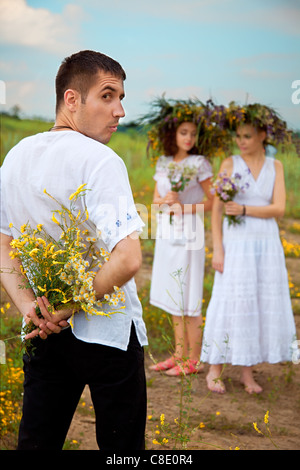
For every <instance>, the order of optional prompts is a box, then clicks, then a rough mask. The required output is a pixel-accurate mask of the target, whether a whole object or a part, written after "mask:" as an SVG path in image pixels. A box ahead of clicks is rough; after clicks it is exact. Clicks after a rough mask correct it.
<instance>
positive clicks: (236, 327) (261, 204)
mask: <svg viewBox="0 0 300 470" xmlns="http://www.w3.org/2000/svg"><path fill="white" fill-rule="evenodd" d="M262 116H268V126H269V127H268V128H267V127H266V126H265V125H264V124H265V122H264V119H263V117H262ZM272 116H273V118H272ZM272 122H273V128H272V129H270V123H272ZM276 123H278V118H277V116H276V115H275V114H274V113H273V112H271V111H270V110H269V109H268V108H267V109H266V108H265V107H263V106H261V105H249V107H248V109H247V108H246V109H245V115H244V119H243V121H242V122H240V123H239V125H238V126H237V129H236V143H237V145H238V147H239V150H240V153H239V155H234V156H232V157H230V158H227V159H225V160H224V161H223V164H222V165H221V169H220V171H221V172H226V173H227V175H228V176H231V175H232V174H234V173H239V174H243V173H245V170H247V169H248V170H250V172H249V175H248V183H249V184H248V185H247V189H246V190H245V191H244V192H241V193H238V194H237V195H236V197H235V198H234V200H233V201H230V202H227V203H225V204H224V202H222V201H221V199H220V198H218V197H215V200H214V204H213V211H212V234H213V259H212V265H213V267H214V269H215V270H216V273H215V280H214V286H213V291H212V297H211V300H210V303H209V306H208V309H207V312H206V324H205V329H204V333H203V346H202V354H201V361H203V362H208V363H209V364H211V366H210V369H209V372H208V374H207V378H206V380H207V385H208V388H209V390H211V391H213V392H218V393H224V392H225V385H224V382H223V381H222V380H221V372H222V367H223V365H224V364H226V363H227V364H232V365H239V366H242V373H241V382H242V383H243V384H244V387H245V390H246V391H247V392H248V393H250V394H251V393H260V392H262V387H261V386H260V385H259V384H258V383H257V382H256V380H255V379H254V376H253V370H252V366H254V365H256V364H258V363H261V362H269V363H277V362H281V361H288V360H291V356H292V343H293V341H294V340H295V338H296V329H295V323H294V318H293V312H292V308H291V301H290V294H289V285H288V277H287V271H286V266H285V259H284V252H283V248H282V245H281V241H280V237H279V230H278V225H277V223H276V218H277V217H282V216H283V214H284V211H285V198H286V196H285V185H284V172H283V166H282V163H281V162H280V161H279V160H275V159H274V158H271V157H268V156H266V152H265V144H266V141H267V137H268V135H267V131H268V130H272V134H273V138H274V137H275V140H276V136H277V134H278V137H279V132H277V134H276V127H275V124H276ZM283 127H284V126H282V125H281V129H282V128H283ZM224 208H225V214H226V215H227V216H239V217H240V222H241V223H240V224H237V225H230V226H229V224H228V220H227V219H226V218H225V219H224V221H223V226H222V213H223V210H224Z"/></svg>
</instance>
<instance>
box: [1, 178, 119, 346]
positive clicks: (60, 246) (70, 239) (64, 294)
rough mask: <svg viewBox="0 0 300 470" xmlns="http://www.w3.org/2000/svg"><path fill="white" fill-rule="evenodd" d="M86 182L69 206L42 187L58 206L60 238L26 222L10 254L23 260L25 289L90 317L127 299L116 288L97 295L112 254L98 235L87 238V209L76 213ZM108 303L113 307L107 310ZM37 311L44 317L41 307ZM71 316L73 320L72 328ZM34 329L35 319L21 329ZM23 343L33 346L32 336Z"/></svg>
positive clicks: (55, 219) (57, 306)
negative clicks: (99, 243)
mask: <svg viewBox="0 0 300 470" xmlns="http://www.w3.org/2000/svg"><path fill="white" fill-rule="evenodd" d="M85 186H86V185H85V184H83V185H81V186H79V188H78V189H77V191H75V193H73V194H71V196H70V197H69V199H70V201H71V203H70V209H68V208H67V207H65V206H64V205H62V204H60V203H59V202H58V201H57V200H56V199H55V198H53V197H52V196H51V195H50V194H48V193H47V191H46V190H44V192H45V194H47V195H48V196H49V197H51V198H52V199H54V200H55V201H56V202H57V203H58V205H59V206H60V208H59V209H57V210H55V211H53V215H52V221H53V223H55V224H57V225H58V226H59V227H60V229H61V235H60V238H59V239H58V240H55V239H54V238H53V237H51V236H50V235H49V234H48V233H47V232H46V231H45V230H44V229H43V226H42V225H41V224H40V225H38V226H37V227H36V228H35V229H33V228H32V227H30V225H29V224H28V223H27V224H24V225H23V226H22V227H21V235H20V236H19V238H17V239H14V240H13V241H12V242H11V246H12V248H13V250H12V251H11V253H10V256H11V258H19V259H20V261H21V271H22V273H23V275H24V276H25V278H27V280H28V283H27V284H26V285H25V286H23V287H27V288H31V289H33V291H34V293H35V295H36V296H37V297H38V296H42V295H43V296H45V297H47V299H48V301H49V303H50V305H51V308H52V309H53V312H54V311H55V310H58V309H60V310H61V309H63V308H68V309H72V310H73V312H74V313H75V312H76V311H79V310H83V311H84V312H85V313H86V318H87V319H88V315H103V316H110V315H111V314H113V313H117V312H119V313H120V312H121V310H122V309H124V308H125V306H119V303H124V302H125V295H124V292H123V291H121V290H120V289H119V288H118V287H115V292H114V293H113V294H111V295H108V294H106V295H105V296H104V299H101V301H100V300H97V299H96V296H95V291H94V289H93V280H94V277H95V276H96V272H97V270H98V269H100V268H101V266H102V263H103V262H106V261H108V259H109V256H110V253H109V252H107V251H106V250H104V249H103V248H101V249H100V250H98V249H97V247H96V244H95V242H96V239H95V238H93V237H91V236H89V235H90V234H89V231H88V230H82V229H81V228H82V227H81V226H82V225H83V224H84V222H86V221H87V220H88V212H87V209H86V208H85V211H84V213H83V214H81V212H80V210H79V211H78V213H77V214H76V215H75V214H74V212H75V204H74V203H75V202H76V200H77V199H78V198H79V197H81V196H83V195H84V193H85V192H86V191H88V189H86V188H85ZM58 219H60V220H58ZM20 287H22V286H20ZM104 304H108V305H109V306H111V307H112V308H111V311H109V312H107V311H106V310H105V311H103V309H102V307H103V305H104ZM118 306H119V307H118ZM115 307H118V309H116V308H115ZM36 313H37V315H38V316H41V313H40V311H39V307H38V306H37V307H36ZM74 313H73V315H74ZM73 315H72V318H71V320H70V324H71V326H72V319H73ZM35 328H36V326H35V325H34V324H33V322H29V323H28V324H27V325H25V326H24V327H23V333H24V334H25V335H27V334H28V333H30V332H31V331H33V330H34V329H35ZM24 342H25V349H26V350H29V348H30V340H25V341H24Z"/></svg>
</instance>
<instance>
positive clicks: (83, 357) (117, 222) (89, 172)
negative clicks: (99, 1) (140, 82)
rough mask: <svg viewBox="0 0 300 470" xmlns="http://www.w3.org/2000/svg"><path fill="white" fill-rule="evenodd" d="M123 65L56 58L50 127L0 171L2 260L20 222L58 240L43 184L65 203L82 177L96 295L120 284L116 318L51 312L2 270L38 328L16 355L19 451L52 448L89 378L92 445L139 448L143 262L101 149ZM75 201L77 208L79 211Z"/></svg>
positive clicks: (121, 175) (112, 122)
mask: <svg viewBox="0 0 300 470" xmlns="http://www.w3.org/2000/svg"><path fill="white" fill-rule="evenodd" d="M125 78H126V75H125V72H124V70H123V69H122V67H121V66H120V64H118V63H117V62H116V61H114V60H113V59H111V58H109V57H107V56H105V55H104V54H101V53H98V52H94V51H81V52H78V53H77V54H73V55H72V56H70V57H68V58H66V59H65V60H64V61H63V63H62V64H61V66H60V68H59V71H58V74H57V77H56V95H57V103H56V122H55V126H54V127H53V128H52V129H51V130H50V131H49V132H45V133H42V134H37V135H35V136H32V137H28V138H26V139H23V140H22V141H21V142H20V143H19V144H18V145H16V146H15V147H14V148H13V149H12V150H11V151H10V152H9V153H8V155H7V157H6V159H5V161H4V164H3V167H2V168H1V179H2V182H1V201H2V203H1V267H5V268H14V269H15V270H19V265H18V262H17V261H16V259H13V260H12V259H11V258H10V256H9V252H10V251H11V247H10V242H11V240H12V239H13V238H16V237H18V230H20V227H21V226H22V225H23V224H24V223H27V222H29V223H30V226H31V227H36V226H37V225H38V224H43V227H44V229H45V230H46V231H47V232H48V233H49V234H50V235H52V236H53V237H54V238H58V237H59V232H58V231H57V229H58V228H57V226H56V225H55V224H53V222H52V221H51V210H55V209H57V207H55V203H54V201H53V200H52V199H51V198H49V197H47V195H46V194H44V192H43V191H44V189H46V190H47V192H48V193H49V194H51V195H52V196H54V197H55V198H56V199H57V200H58V201H59V202H60V203H61V204H64V205H65V206H67V207H68V205H69V199H68V198H69V196H70V194H71V193H73V192H74V191H76V189H77V188H78V187H79V186H80V185H81V184H86V188H87V189H89V191H87V192H86V193H85V196H84V201H82V198H79V199H78V200H77V203H78V209H82V208H83V207H84V206H83V204H85V205H86V207H87V210H88V213H89V219H88V221H87V226H88V229H89V231H90V232H94V235H95V236H97V237H98V238H97V244H98V246H99V247H104V248H105V249H107V250H109V251H110V252H111V256H110V259H109V261H108V262H107V263H105V264H104V266H103V268H101V270H99V271H98V272H97V274H96V276H95V279H94V288H95V291H96V294H97V298H98V299H101V298H102V297H103V296H104V294H106V293H109V292H112V291H113V288H114V286H119V287H121V286H122V290H124V292H125V298H126V301H125V311H124V314H118V313H115V314H113V315H112V316H111V317H110V318H108V317H104V316H90V317H89V319H86V317H85V314H84V312H78V313H75V315H74V320H73V321H74V324H73V326H72V329H71V328H70V327H69V324H68V323H67V320H68V318H69V317H70V314H71V312H66V311H65V310H58V311H57V312H56V313H55V314H54V315H53V314H51V313H49V312H48V310H47V306H48V305H49V303H48V301H47V299H46V298H44V297H42V298H38V299H37V302H38V304H39V306H40V310H41V312H42V314H43V317H44V318H43V319H39V318H38V317H37V315H36V314H35V295H34V293H33V291H31V290H30V289H19V285H20V278H19V276H20V275H19V274H18V273H16V271H15V274H12V273H8V272H7V270H6V273H2V274H1V281H2V283H3V286H4V288H5V289H6V290H7V292H8V294H9V295H10V297H11V298H12V300H13V301H14V303H15V305H16V306H17V307H18V309H19V311H20V312H21V313H22V314H23V316H24V320H25V322H28V321H29V320H32V321H33V322H34V324H35V325H36V327H37V328H36V330H34V332H33V333H32V334H30V337H31V338H33V339H32V341H33V342H34V346H35V348H36V349H35V351H34V355H32V356H31V357H28V356H27V355H24V372H25V380H24V402H23V416H22V420H21V424H20V430H19V442H18V449H19V450H24V449H28V450H47V449H49V450H59V449H61V448H62V446H63V443H64V440H65V437H66V434H67V432H68V429H69V426H70V422H71V420H72V417H73V414H74V411H75V409H76V406H77V404H78V401H79V398H80V396H81V394H82V391H83V389H84V387H85V385H86V384H88V385H89V387H90V391H91V397H92V400H93V404H94V409H95V414H96V435H97V442H98V445H99V448H100V450H106V451H109V450H125V449H126V450H128V449H143V448H144V431H145V419H146V387H145V374H144V357H143V346H144V345H146V344H147V337H146V330H145V325H144V322H143V319H142V309H141V304H140V302H139V300H138V297H137V292H136V286H135V282H134V280H133V276H134V275H135V273H136V272H137V270H138V269H139V267H140V264H141V250H140V244H139V239H138V236H137V233H138V232H139V231H140V230H141V228H142V226H143V223H142V221H141V219H140V218H139V216H138V214H137V212H136V210H135V207H134V202H133V199H132V193H131V189H130V185H129V182H128V175H127V171H126V168H125V165H124V163H123V161H122V160H121V159H120V158H119V157H118V156H117V155H116V154H115V153H114V152H113V151H112V150H111V149H109V148H108V147H107V146H105V145H103V144H107V143H108V142H109V140H110V138H111V136H112V134H113V132H115V131H116V130H117V126H118V123H119V119H120V118H121V117H123V116H124V110H123V107H122V99H123V98H124V87H123V82H124V80H125ZM80 204H81V205H82V207H81V206H80Z"/></svg>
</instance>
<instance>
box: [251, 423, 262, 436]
mask: <svg viewBox="0 0 300 470" xmlns="http://www.w3.org/2000/svg"><path fill="white" fill-rule="evenodd" d="M253 427H254V429H255V431H256V432H258V434H263V433H262V432H261V431H260V430H259V429H258V427H257V423H253Z"/></svg>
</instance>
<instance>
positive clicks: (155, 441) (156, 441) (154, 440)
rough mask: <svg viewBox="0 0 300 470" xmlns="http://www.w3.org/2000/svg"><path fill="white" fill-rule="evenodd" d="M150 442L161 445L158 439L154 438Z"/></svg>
mask: <svg viewBox="0 0 300 470" xmlns="http://www.w3.org/2000/svg"><path fill="white" fill-rule="evenodd" d="M152 442H153V444H156V445H158V446H160V445H161V444H160V442H158V440H156V439H153V441H152Z"/></svg>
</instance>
